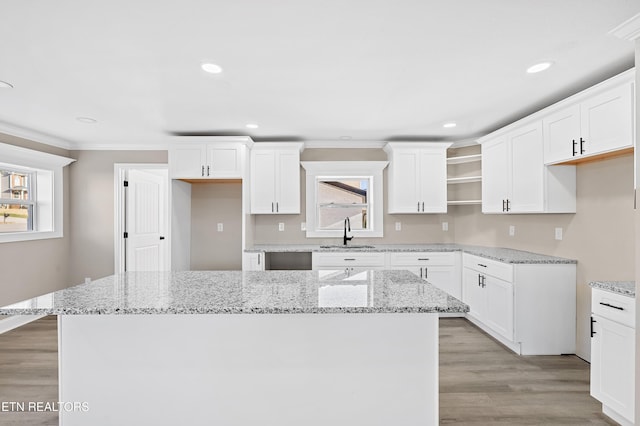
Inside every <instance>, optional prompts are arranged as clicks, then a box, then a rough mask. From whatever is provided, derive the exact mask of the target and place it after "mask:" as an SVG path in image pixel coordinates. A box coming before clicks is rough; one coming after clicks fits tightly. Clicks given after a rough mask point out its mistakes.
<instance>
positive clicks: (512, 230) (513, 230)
mask: <svg viewBox="0 0 640 426" xmlns="http://www.w3.org/2000/svg"><path fill="white" fill-rule="evenodd" d="M514 235H516V227H515V226H514V225H509V236H510V237H513V236H514Z"/></svg>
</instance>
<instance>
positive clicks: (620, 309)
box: [600, 302, 624, 311]
mask: <svg viewBox="0 0 640 426" xmlns="http://www.w3.org/2000/svg"><path fill="white" fill-rule="evenodd" d="M600 304H601V305H602V306H606V307H608V308H613V309H617V310H619V311H624V308H622V307H620V306H615V305H611V304H609V303H604V302H600Z"/></svg>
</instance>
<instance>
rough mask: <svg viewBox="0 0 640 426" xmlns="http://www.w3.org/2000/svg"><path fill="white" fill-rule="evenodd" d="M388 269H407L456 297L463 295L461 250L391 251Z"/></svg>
mask: <svg viewBox="0 0 640 426" xmlns="http://www.w3.org/2000/svg"><path fill="white" fill-rule="evenodd" d="M388 269H407V270H409V271H411V272H413V273H414V274H416V275H418V276H419V277H420V278H422V279H424V280H426V281H428V282H429V283H431V284H433V285H434V286H436V287H438V288H439V289H440V290H443V291H445V292H447V293H449V294H450V295H451V296H453V297H455V298H456V299H460V298H461V297H462V287H461V285H460V253H459V252H442V253H441V252H391V253H389V265H388Z"/></svg>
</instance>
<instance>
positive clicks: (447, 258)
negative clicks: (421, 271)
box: [390, 252, 456, 267]
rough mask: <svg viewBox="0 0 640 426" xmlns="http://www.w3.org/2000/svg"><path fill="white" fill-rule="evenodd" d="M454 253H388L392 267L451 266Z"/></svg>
mask: <svg viewBox="0 0 640 426" xmlns="http://www.w3.org/2000/svg"><path fill="white" fill-rule="evenodd" d="M455 255H456V253H452V252H448V253H447V252H445V253H441V252H403V253H393V252H392V253H390V265H391V267H394V266H430V265H434V266H435V265H438V266H441V265H442V266H447V265H453V264H454V261H455V257H454V256H455Z"/></svg>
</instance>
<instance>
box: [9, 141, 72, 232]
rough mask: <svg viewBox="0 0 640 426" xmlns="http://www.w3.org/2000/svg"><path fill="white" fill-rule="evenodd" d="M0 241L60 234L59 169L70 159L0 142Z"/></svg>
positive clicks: (60, 197)
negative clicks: (0, 160)
mask: <svg viewBox="0 0 640 426" xmlns="http://www.w3.org/2000/svg"><path fill="white" fill-rule="evenodd" d="M0 158H1V159H2V162H0V243H3V242H12V241H24V240H35V239H44V238H57V237H61V236H62V223H63V221H62V214H63V208H62V205H63V201H62V196H63V193H62V188H63V186H62V168H63V167H64V166H66V165H67V164H69V163H70V162H71V161H73V160H72V159H69V158H65V157H60V156H57V155H52V154H47V153H44V152H40V151H33V150H30V149H26V148H20V147H16V146H13V145H7V144H1V143H0Z"/></svg>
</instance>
